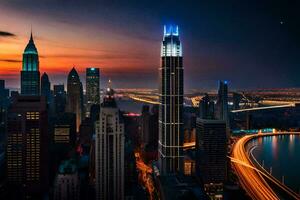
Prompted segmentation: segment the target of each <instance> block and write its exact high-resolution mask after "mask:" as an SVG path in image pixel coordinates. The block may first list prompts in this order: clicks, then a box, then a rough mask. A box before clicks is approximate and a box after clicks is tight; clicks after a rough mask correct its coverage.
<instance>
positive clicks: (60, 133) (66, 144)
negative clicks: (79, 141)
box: [53, 113, 76, 150]
mask: <svg viewBox="0 0 300 200" xmlns="http://www.w3.org/2000/svg"><path fill="white" fill-rule="evenodd" d="M53 141H54V144H56V145H60V146H61V147H62V148H64V149H66V150H70V147H75V142H76V115H75V114H74V113H62V114H60V115H57V116H56V119H55V122H54V135H53Z"/></svg>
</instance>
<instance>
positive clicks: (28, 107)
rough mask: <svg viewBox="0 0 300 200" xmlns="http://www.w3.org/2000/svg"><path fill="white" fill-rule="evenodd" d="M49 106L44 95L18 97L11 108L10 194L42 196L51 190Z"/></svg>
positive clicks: (8, 168) (8, 170)
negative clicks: (49, 176)
mask: <svg viewBox="0 0 300 200" xmlns="http://www.w3.org/2000/svg"><path fill="white" fill-rule="evenodd" d="M46 108H47V104H46V100H45V97H40V96H19V97H17V98H16V99H15V100H14V102H13V103H12V105H11V107H10V108H9V110H8V120H7V149H6V150H7V179H8V182H9V184H10V186H11V189H13V193H12V194H10V195H11V197H16V198H18V197H22V198H25V199H42V196H43V194H44V192H45V191H46V190H47V189H48V160H47V159H48V157H49V155H48V141H49V138H48V129H47V126H48V119H47V118H48V117H47V109H46ZM15 191H18V192H17V193H15Z"/></svg>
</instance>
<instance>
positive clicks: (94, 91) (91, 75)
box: [86, 68, 100, 116]
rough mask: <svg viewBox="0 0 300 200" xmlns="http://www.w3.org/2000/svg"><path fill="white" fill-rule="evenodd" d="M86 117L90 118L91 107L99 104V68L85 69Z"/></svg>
mask: <svg viewBox="0 0 300 200" xmlns="http://www.w3.org/2000/svg"><path fill="white" fill-rule="evenodd" d="M86 103H87V109H86V115H87V116H90V110H91V106H92V105H94V104H100V72H99V68H87V69H86Z"/></svg>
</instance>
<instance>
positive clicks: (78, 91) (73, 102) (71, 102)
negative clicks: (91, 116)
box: [66, 67, 84, 131]
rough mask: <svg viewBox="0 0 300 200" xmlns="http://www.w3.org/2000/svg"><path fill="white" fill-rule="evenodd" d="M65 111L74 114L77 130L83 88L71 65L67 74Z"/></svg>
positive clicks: (77, 128)
mask: <svg viewBox="0 0 300 200" xmlns="http://www.w3.org/2000/svg"><path fill="white" fill-rule="evenodd" d="M67 84H68V85H67V108H66V111H67V112H71V113H75V114H76V130H77V131H79V126H80V123H81V121H82V119H83V114H84V112H83V89H82V83H81V82H80V78H79V75H78V73H77V71H76V69H75V68H74V67H73V68H72V70H71V71H70V73H69V75H68V83H67Z"/></svg>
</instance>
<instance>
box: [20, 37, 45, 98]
mask: <svg viewBox="0 0 300 200" xmlns="http://www.w3.org/2000/svg"><path fill="white" fill-rule="evenodd" d="M21 95H40V71H39V55H38V51H37V49H36V47H35V44H34V41H33V37H32V33H31V35H30V40H29V42H28V44H27V46H26V48H25V50H24V53H23V66H22V71H21Z"/></svg>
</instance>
